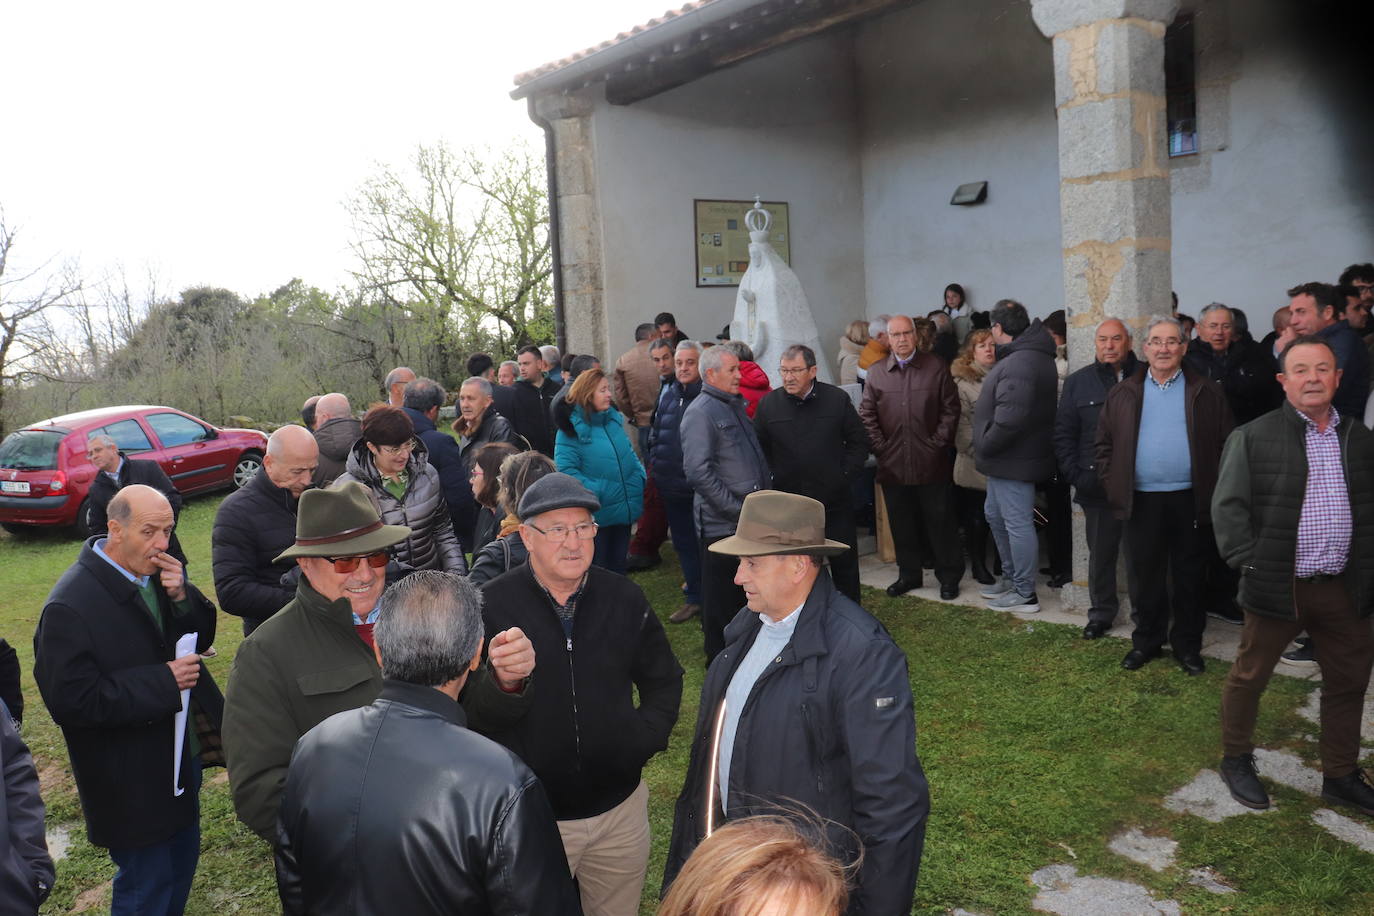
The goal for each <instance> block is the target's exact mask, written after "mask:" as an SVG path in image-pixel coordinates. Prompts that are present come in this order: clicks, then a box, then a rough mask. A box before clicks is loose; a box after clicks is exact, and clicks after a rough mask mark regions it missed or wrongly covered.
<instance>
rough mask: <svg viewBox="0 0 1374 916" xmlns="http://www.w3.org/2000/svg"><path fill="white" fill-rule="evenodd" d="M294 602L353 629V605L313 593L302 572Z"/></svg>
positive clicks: (330, 620)
mask: <svg viewBox="0 0 1374 916" xmlns="http://www.w3.org/2000/svg"><path fill="white" fill-rule="evenodd" d="M96 559H99V557H97V558H96ZM296 600H297V601H298V602H300V605H301V609H302V610H304V611H306V612H307V613H310V614H314V615H316V616H317V617H323V618H324V619H326V620H328V621H329V622H330V623H337V624H340V625H342V626H346V627H348V629H349V630H352V629H353V605H351V604H349V603H348V599H347V598H338V599H336V600H334V601H328V600H326V599H325V597H324V595H321V594H320V593H319V592H317V591H315V587H314V586H313V585H311V584H310V580H309V579H307V578H306V577H305V572H304V571H302V572H301V578H300V581H299V582H297V583H296Z"/></svg>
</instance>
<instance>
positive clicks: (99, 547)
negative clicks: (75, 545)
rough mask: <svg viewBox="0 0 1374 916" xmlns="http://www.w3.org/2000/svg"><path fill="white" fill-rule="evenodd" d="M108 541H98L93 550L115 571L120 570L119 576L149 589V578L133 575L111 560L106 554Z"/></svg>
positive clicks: (105, 539) (102, 539)
mask: <svg viewBox="0 0 1374 916" xmlns="http://www.w3.org/2000/svg"><path fill="white" fill-rule="evenodd" d="M107 540H108V538H101V539H100V540H98V541H96V542H95V544H93V545H92V546H91V549H92V550H94V551H95V552H96V554H97V555H98V556H99V557H100V559H102V560H104V561H105V562H106V563H109V564H110V565H111V566H113V567H114V568H115V569H117V570H119V574H120V575H121V576H123V577H124V578H126V579H128V580H129V581H130V582H132V583H133V584H134V585H137V586H138V587H139V588H147V587H148V577H147V576H135V575H134V574H133V573H131V572H129V571H128V570H127V569H125V568H124V567H123V566H120V565H119V564H118V563H116V562H115V561H114V560H112V559H111V558H110V555H109V554H108V553H106V552H105V542H106V541H107Z"/></svg>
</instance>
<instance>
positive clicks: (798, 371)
mask: <svg viewBox="0 0 1374 916" xmlns="http://www.w3.org/2000/svg"><path fill="white" fill-rule="evenodd" d="M810 371H811V367H810V366H803V367H802V368H800V369H779V370H778V374H779V375H805V374H806V373H808V372H810Z"/></svg>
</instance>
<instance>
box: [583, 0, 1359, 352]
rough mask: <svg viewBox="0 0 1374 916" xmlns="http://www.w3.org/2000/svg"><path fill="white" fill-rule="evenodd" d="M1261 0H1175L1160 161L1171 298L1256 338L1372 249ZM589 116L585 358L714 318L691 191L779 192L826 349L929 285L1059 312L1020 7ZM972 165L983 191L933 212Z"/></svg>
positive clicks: (979, 6)
mask: <svg viewBox="0 0 1374 916" xmlns="http://www.w3.org/2000/svg"><path fill="white" fill-rule="evenodd" d="M1281 2H1282V0H1197V2H1194V3H1191V4H1189V3H1185V8H1192V9H1193V10H1195V11H1197V13H1198V19H1197V22H1198V35H1197V45H1198V49H1199V52H1200V53H1199V58H1198V81H1199V98H1198V117H1199V130H1200V135H1201V136H1200V141H1201V145H1202V148H1203V153H1202V154H1201V155H1199V156H1195V157H1188V158H1184V159H1176V160H1174V161H1173V179H1174V186H1173V236H1174V239H1173V251H1174V259H1173V285H1174V288H1175V289H1176V290H1177V292H1178V294H1179V297H1180V302H1181V307H1182V309H1183V310H1184V311H1187V312H1190V313H1196V311H1197V309H1198V308H1199V307H1200V306H1201V305H1203V304H1205V303H1206V302H1209V301H1213V300H1220V301H1224V302H1228V303H1231V304H1234V305H1240V306H1242V307H1245V308H1246V309H1247V311H1248V313H1249V315H1250V317H1251V321H1252V323H1253V324H1254V326H1255V328H1256V336H1259V335H1260V334H1262V333H1263V331H1264V330H1265V326H1266V324H1267V321H1268V314H1269V312H1270V311H1271V310H1272V309H1273V308H1275V307H1277V306H1279V305H1282V304H1284V298H1285V297H1284V296H1283V294H1282V293H1283V290H1284V289H1286V288H1287V287H1289V286H1291V285H1293V284H1294V283H1297V282H1300V281H1304V280H1309V279H1324V280H1328V281H1334V280H1335V277H1336V275H1337V274H1338V273H1339V272H1340V270H1341V269H1342V268H1344V267H1345V266H1346V265H1347V264H1350V263H1352V262H1355V261H1367V260H1369V259H1370V258H1371V256H1372V255H1374V219H1372V218H1371V217H1370V216H1369V214H1371V213H1374V182H1370V181H1369V180H1368V178H1369V176H1368V174H1367V170H1366V173H1365V174H1364V175H1363V177H1362V176H1361V175H1360V174H1357V172H1358V171H1359V168H1358V166H1352V162H1358V161H1359V158H1358V157H1357V156H1355V155H1354V154H1353V153H1352V139H1351V137H1350V136H1349V135H1348V133H1347V132H1345V131H1344V130H1343V129H1342V124H1341V122H1340V119H1339V118H1338V117H1335V116H1333V114H1332V110H1331V105H1330V104H1329V99H1327V98H1326V97H1325V94H1326V93H1327V92H1328V89H1327V87H1326V85H1325V84H1324V83H1322V82H1321V81H1319V80H1315V79H1312V78H1311V74H1310V60H1308V59H1305V58H1304V57H1303V56H1302V55H1301V54H1299V53H1295V51H1294V49H1293V46H1292V42H1291V41H1290V40H1289V39H1288V37H1287V36H1286V34H1285V32H1284V29H1283V27H1282V26H1281V25H1280V26H1278V27H1277V28H1276V27H1275V26H1274V19H1273V17H1266V16H1263V15H1257V14H1256V13H1257V11H1262V10H1263V9H1265V8H1268V9H1276V8H1278V5H1279V4H1280V3H1281ZM1259 4H1264V6H1263V7H1261V6H1260V5H1259ZM592 131H593V136H594V146H595V155H596V173H597V174H596V182H597V186H598V203H599V207H600V219H601V222H602V227H603V240H604V286H605V305H606V312H607V322H606V327H607V328H608V329H609V334H610V340H608V341H606V343H605V346H604V347H602V350H603V351H604V352H603V355H604V356H606V357H607V358H610V359H614V358H615V356H616V355H617V354H619V353H620V352H622V351H623V350H625V349H627V348H628V347H629V346H630V343H631V340H632V335H633V329H634V326H635V325H636V324H637V323H638V322H640V321H646V320H650V319H651V318H652V317H653V315H654V314H655V313H656V312H658V311H660V310H668V311H672V312H674V313H675V314H676V315H677V317H678V320H679V323H680V325H681V326H682V327H683V328H684V329H685V330H686V331H687V332H688V333H689V334H692V335H695V336H698V337H708V338H709V337H712V336H714V335H715V333H716V332H717V331H718V330H719V329H720V327H721V326H722V325H724V324H725V323H726V322H727V321H728V320H729V319H730V316H731V314H732V311H733V306H734V296H735V290H734V288H705V289H699V288H697V287H696V286H695V283H694V247H693V225H692V200H693V199H694V198H726V199H749V198H752V197H753V196H754V195H755V194H759V195H762V196H763V197H764V198H765V199H774V200H786V201H788V202H789V203H790V205H791V213H790V215H791V222H792V225H791V232H792V263H793V267H794V269H795V270H796V271H797V273H798V275H799V276H800V278H801V280H802V283H803V285H804V287H805V289H806V291H807V294H808V296H809V297H810V300H811V303H812V307H813V310H814V311H815V313H816V319H817V324H818V326H819V328H820V332H821V338H822V340H823V341H824V342H825V344H826V346H827V348H828V352H827V353H826V354H825V355H826V358H827V359H830V360H833V359H834V357H835V351H834V341H835V339H836V338H837V337H838V335H839V334H840V333H841V331H842V330H843V328H844V325H845V324H846V323H847V321H848V320H849V319H850V318H852V317H858V316H860V315H864V314H868V315H872V314H877V313H879V312H884V311H886V312H899V311H906V312H910V313H915V314H923V313H925V312H926V311H929V310H930V309H933V308H935V307H937V306H938V305H939V304H940V302H941V299H940V294H941V291H942V290H943V288H944V286H945V284H947V283H949V282H959V283H962V284H963V285H964V286H965V287H966V288H967V289H968V291H969V294H970V299H971V301H972V302H973V303H974V305H975V307H977V308H980V309H986V308H988V307H990V306H991V305H992V303H993V302H994V301H995V300H996V299H998V298H1001V297H1003V296H1011V297H1014V298H1017V299H1020V300H1022V301H1023V302H1025V303H1026V305H1027V306H1028V308H1029V309H1030V310H1031V313H1032V314H1034V315H1040V316H1043V315H1045V314H1048V313H1049V312H1050V311H1052V310H1054V309H1056V308H1059V307H1061V300H1062V296H1063V284H1062V279H1061V274H1062V267H1061V261H1060V254H1061V252H1060V248H1061V246H1060V231H1059V219H1060V217H1059V172H1058V150H1057V142H1058V141H1057V130H1056V125H1055V111H1054V77H1053V67H1052V59H1051V46H1050V42H1049V40H1048V39H1046V38H1045V37H1044V36H1042V35H1041V34H1040V32H1039V31H1038V30H1037V29H1036V27H1035V25H1034V24H1033V22H1032V21H1031V17H1030V5H1029V3H1028V2H1026V0H923V2H921V3H918V4H915V5H914V6H912V7H910V8H907V9H904V10H901V11H899V12H896V13H892V14H889V15H886V16H883V17H880V18H878V19H875V20H871V21H869V22H867V23H864V24H862V25H860V26H858V27H857V28H855V29H852V30H846V31H842V32H840V33H838V34H836V35H833V36H823V37H821V38H817V39H811V40H808V41H804V42H801V43H799V44H797V45H794V46H791V47H788V48H785V49H783V50H781V51H777V52H773V53H771V54H768V55H765V56H762V57H759V58H755V59H752V60H749V61H746V62H745V63H743V64H741V65H739V66H736V67H733V68H730V69H727V70H723V71H720V72H718V73H714V74H711V75H709V76H707V77H704V78H702V79H699V80H697V81H695V82H693V83H690V84H688V85H686V86H682V87H679V88H677V89H674V90H671V91H669V92H665V93H662V94H660V95H658V96H655V97H653V98H650V99H647V100H644V101H641V102H638V103H636V104H634V105H630V106H624V107H616V106H611V105H608V104H606V103H605V102H604V101H600V102H597V103H596V106H595V112H594V115H593V117H592ZM1365 161H1368V157H1365ZM984 180H985V181H988V182H989V195H988V200H987V202H986V203H984V204H981V205H977V206H973V207H955V206H951V205H950V204H949V198H950V196H951V194H952V193H953V191H954V189H955V187H956V186H958V185H960V184H963V183H965V182H970V181H984Z"/></svg>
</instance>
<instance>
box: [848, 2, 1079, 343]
mask: <svg viewBox="0 0 1374 916" xmlns="http://www.w3.org/2000/svg"><path fill="white" fill-rule="evenodd" d="M855 54H856V57H857V59H858V62H859V67H858V69H859V86H860V93H861V96H862V98H863V116H862V120H861V127H860V140H861V146H862V150H863V153H862V155H863V183H864V209H863V212H864V237H865V241H866V251H867V261H866V282H867V290H868V306H869V310H870V312H872V313H874V314H877V313H880V312H899V311H910V312H916V313H920V314H924V313H926V312H928V311H930V310H931V309H934V308H938V307H939V306H940V305H941V304H943V301H942V299H941V293H942V291H943V290H944V287H945V285H946V284H948V283H961V284H963V286H964V288H965V289H966V290H967V291H968V294H969V300H970V302H972V303H973V304H974V306H975V307H977V308H978V309H980V310H982V309H988V308H991V306H992V304H993V303H994V302H995V301H996V300H998V299H1001V298H1004V297H1011V298H1014V299H1019V300H1021V301H1022V302H1024V303H1025V304H1026V307H1027V308H1028V309H1029V310H1030V312H1031V314H1032V315H1041V316H1043V315H1047V314H1049V313H1050V312H1051V311H1053V310H1055V309H1056V308H1060V307H1061V302H1060V300H1061V299H1062V297H1063V283H1062V280H1061V279H1060V266H1059V265H1060V244H1059V159H1058V152H1057V146H1056V144H1057V139H1056V137H1057V128H1056V125H1055V114H1054V69H1053V60H1052V59H1051V55H1050V44H1049V42H1048V41H1047V40H1046V39H1045V38H1044V37H1043V36H1041V34H1040V33H1039V31H1037V30H1036V28H1035V25H1034V23H1032V22H1031V17H1030V4H1029V3H1027V2H1022V0H976V2H968V0H926V2H923V3H918V4H916V5H915V6H913V7H911V8H909V9H906V10H903V11H900V12H897V13H893V14H891V15H888V16H884V17H882V18H881V19H878V20H875V21H873V22H871V23H868V24H866V25H864V26H862V27H861V28H860V30H859V36H858V41H857V43H856V49H855ZM971 181H987V182H988V199H987V202H986V203H982V204H978V205H975V206H968V207H956V206H951V205H950V203H949V200H950V197H951V196H952V195H953V194H954V189H955V188H957V187H958V186H959V185H961V184H965V183H967V182H971Z"/></svg>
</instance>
